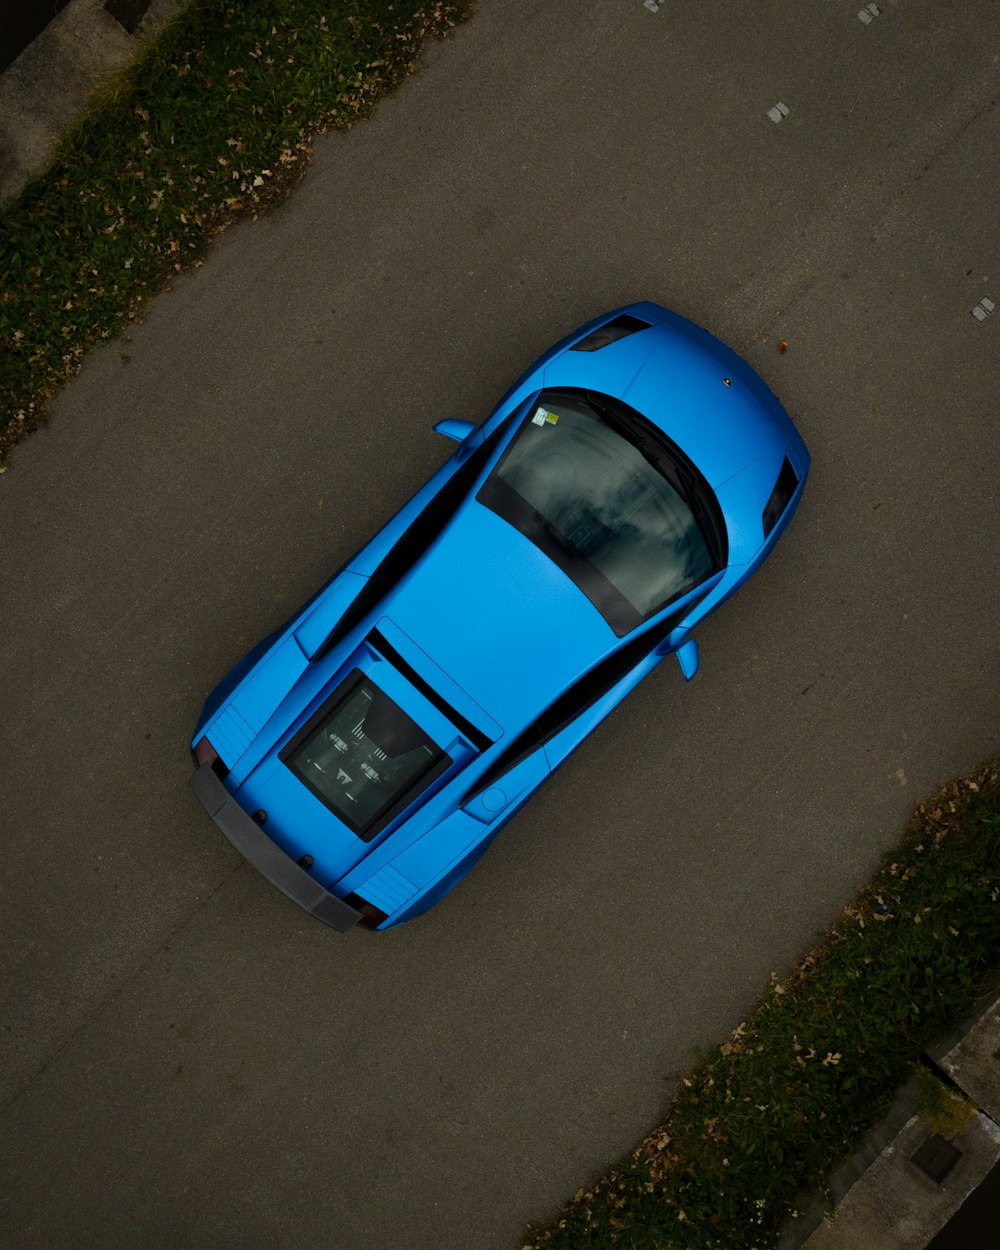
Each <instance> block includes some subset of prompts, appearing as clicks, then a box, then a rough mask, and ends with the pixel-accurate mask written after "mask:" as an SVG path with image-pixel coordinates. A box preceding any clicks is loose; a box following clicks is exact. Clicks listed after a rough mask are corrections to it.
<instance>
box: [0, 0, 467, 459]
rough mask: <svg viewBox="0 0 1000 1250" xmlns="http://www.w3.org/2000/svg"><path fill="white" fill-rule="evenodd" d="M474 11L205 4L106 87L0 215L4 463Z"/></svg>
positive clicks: (287, 1) (350, 4)
mask: <svg viewBox="0 0 1000 1250" xmlns="http://www.w3.org/2000/svg"><path fill="white" fill-rule="evenodd" d="M467 12H468V3H467V2H466V0H458V2H452V0H392V2H391V3H390V2H388V0H243V2H241V3H240V4H234V3H232V2H231V0H230V2H228V3H223V2H221V0H207V2H205V3H201V4H196V5H195V7H193V8H192V9H189V10H188V11H187V12H186V13H185V14H184V15H182V16H181V17H180V18H179V19H178V20H177V21H176V22H174V23H173V24H172V25H171V26H170V27H168V28H167V30H166V31H165V32H164V33H163V35H162V36H161V37H160V39H159V40H157V42H156V43H155V44H154V45H153V46H152V47H151V48H150V49H148V51H147V52H146V53H145V54H144V55H143V56H142V57H141V58H140V59H139V60H138V61H137V63H136V64H135V65H133V66H131V67H130V68H129V69H128V70H127V71H125V72H124V73H122V74H120V75H118V76H117V77H116V78H114V79H112V80H111V81H110V82H109V83H108V84H107V86H106V87H105V88H104V89H103V90H102V92H101V93H100V94H99V98H98V102H97V103H96V105H95V107H94V109H93V111H92V112H91V113H90V115H89V116H88V117H87V118H86V119H85V120H84V121H83V122H82V123H80V124H79V125H78V126H77V127H76V128H75V130H74V131H73V132H72V133H71V134H70V135H69V136H68V137H67V139H66V140H65V141H64V142H63V144H62V145H61V147H60V149H59V153H58V158H57V162H56V165H55V166H54V168H53V169H51V170H50V171H49V173H47V174H45V175H44V176H43V177H42V178H40V179H39V180H38V181H36V182H34V183H32V184H31V185H30V186H29V187H27V188H26V189H25V191H24V192H23V194H22V195H21V196H20V197H19V198H18V199H17V200H15V201H13V203H12V204H10V205H9V206H8V207H7V208H6V209H5V210H4V211H3V213H2V215H0V274H2V275H3V280H2V290H0V457H2V456H3V454H4V453H5V451H7V450H9V448H10V447H11V446H12V445H13V444H14V443H15V442H16V441H17V440H18V439H19V438H20V437H21V436H22V435H23V433H24V432H25V431H26V430H28V429H30V428H32V427H33V426H35V425H37V424H38V422H39V421H40V420H41V418H42V417H43V416H44V412H45V408H46V405H47V402H48V400H49V399H50V398H51V396H52V395H53V394H54V392H55V391H56V389H57V388H58V387H59V386H61V385H62V384H63V383H65V382H66V381H67V379H68V378H69V377H70V376H72V374H73V373H75V372H76V370H77V369H78V368H79V366H80V363H81V361H82V358H83V355H84V353H85V352H86V350H87V349H88V348H89V347H91V346H92V345H93V344H94V343H96V342H99V341H100V340H102V339H106V338H108V337H109V336H110V335H112V334H113V333H115V331H116V330H118V329H120V328H121V327H122V326H123V325H124V324H125V323H126V322H127V321H128V320H129V319H130V318H134V317H135V316H136V315H137V310H138V307H139V305H140V304H141V302H142V301H143V300H145V299H147V298H148V297H149V296H150V295H153V294H155V293H156V292H158V291H160V290H161V289H162V288H163V287H164V285H165V283H167V282H168V281H169V278H170V277H171V276H172V275H173V274H174V273H175V272H177V271H179V270H181V269H182V268H183V267H184V266H185V265H188V264H191V263H199V262H200V257H201V256H202V254H203V252H204V250H205V247H206V246H207V244H208V242H209V241H210V240H211V239H212V237H213V236H214V235H216V234H218V233H219V231H221V230H223V229H225V227H226V226H227V225H229V224H230V223H231V222H232V221H234V220H235V219H237V218H239V217H243V216H246V215H248V214H255V213H257V212H258V211H260V209H261V208H262V207H264V206H265V205H267V204H269V203H271V202H273V201H274V200H275V199H277V198H279V197H280V196H282V195H283V194H284V193H285V192H286V190H287V189H288V187H289V186H290V185H291V184H292V183H294V182H295V181H296V180H297V179H298V178H299V177H300V176H301V174H302V172H303V170H304V168H305V165H306V162H307V161H308V158H309V154H310V142H311V141H312V139H314V138H315V136H316V135H317V134H318V133H319V132H321V131H322V130H325V129H328V128H329V127H332V126H341V127H346V126H350V125H351V123H352V122H353V121H355V120H356V119H357V118H359V117H361V116H364V115H366V114H367V113H369V112H370V111H371V109H372V108H373V107H374V105H375V102H376V101H377V99H378V98H379V97H380V96H382V95H384V94H385V93H386V92H387V91H389V90H391V89H392V88H393V87H395V86H396V85H398V83H399V82H400V81H401V80H402V79H403V78H404V77H405V76H406V75H407V74H408V73H409V72H410V71H411V70H412V69H413V67H414V64H415V62H416V59H417V56H418V55H419V53H420V51H421V49H422V47H423V46H424V44H425V42H426V41H427V39H428V38H430V37H431V36H433V35H438V34H442V33H444V32H446V31H447V30H448V29H450V28H451V27H452V26H453V25H454V24H455V23H456V22H457V21H458V20H460V19H461V18H462V17H464V16H466V15H467Z"/></svg>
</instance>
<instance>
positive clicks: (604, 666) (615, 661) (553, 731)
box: [460, 574, 714, 806]
mask: <svg viewBox="0 0 1000 1250" xmlns="http://www.w3.org/2000/svg"><path fill="white" fill-rule="evenodd" d="M713 577H714V574H713ZM713 584H714V583H713ZM710 590H711V586H706V587H705V589H704V590H703V591H702V593H701V594H700V595H696V596H695V597H694V598H693V599H691V600H690V601H689V602H687V603H685V604H684V606H683V607H682V608H680V609H678V610H676V611H674V612H669V613H668V614H667V616H666V617H665V618H664V619H663V620H662V621H660V622H659V623H657V624H655V625H652V626H650V627H649V628H648V629H645V630H641V631H639V632H638V633H637V634H636V635H635V636H634V637H632V638H629V640H628V641H627V642H624V643H622V644H621V646H619V647H617V648H616V649H615V650H614V651H612V652H611V654H610V655H606V656H605V657H604V658H603V659H601V660H598V662H597V663H596V664H595V665H594V666H593V667H592V668H590V669H588V670H587V672H586V673H584V674H583V676H582V677H578V678H577V679H576V681H575V682H574V683H573V684H572V685H571V686H569V687H568V688H567V689H566V690H564V691H563V692H562V694H559V695H557V696H556V697H555V699H553V700H552V702H551V703H550V704H549V705H548V706H547V707H546V708H545V709H544V710H543V711H542V712H540V713H539V714H538V716H536V717H535V719H534V720H533V721H532V722H531V723H530V724H529V725H527V726H526V727H525V728H524V729H522V730H521V732H520V733H519V734H517V735H515V737H514V738H513V739H512V740H511V742H510V743H509V744H508V745H507V746H505V747H504V748H503V749H502V750H501V751H500V753H499V754H498V755H497V757H496V758H495V759H494V761H493V763H492V764H490V766H489V767H488V768H487V769H486V771H485V772H484V773H483V774H482V776H480V777H479V779H478V780H477V781H476V782H475V784H474V785H473V787H472V788H471V789H470V790H469V791H468V793H467V794H466V795H465V797H464V798H463V799H462V802H461V804H460V806H464V805H465V804H466V803H470V802H472V800H473V799H475V798H476V797H477V796H478V795H480V794H482V792H483V791H484V790H487V789H488V788H489V787H490V786H492V785H494V784H495V783H496V782H497V781H498V780H499V779H500V778H501V777H503V776H504V775H505V774H506V773H508V772H510V770H511V769H512V768H516V767H517V765H518V764H520V763H522V762H523V761H524V760H526V759H527V758H528V756H529V755H531V754H533V753H534V752H535V751H537V750H538V749H539V748H540V747H544V746H545V744H546V743H547V742H550V741H551V740H552V739H553V738H555V737H556V736H557V735H558V734H561V733H562V731H563V730H564V729H567V728H569V726H570V725H571V724H572V723H573V721H575V720H576V719H578V718H579V717H580V716H582V715H583V714H584V712H586V711H587V710H588V709H589V708H591V707H593V705H594V704H595V703H596V702H597V701H598V699H601V698H603V697H604V695H606V694H607V693H608V691H609V690H612V689H614V687H615V686H617V685H618V683H619V682H620V681H623V680H624V679H625V678H626V677H627V676H628V674H629V673H631V672H632V671H633V670H634V669H636V668H637V667H638V666H639V665H640V664H641V663H643V661H644V660H647V659H648V658H649V657H650V656H651V655H652V654H653V652H654V651H655V650H656V648H657V647H658V646H659V645H660V644H661V643H662V642H663V641H664V640H665V639H666V638H668V637H669V636H670V634H672V633H673V631H674V630H675V629H677V627H678V626H679V625H680V624H681V622H682V621H683V620H684V618H685V617H686V616H687V615H688V613H689V612H691V611H692V609H693V608H694V607H695V606H696V605H697V604H699V603H700V602H701V600H702V599H703V598H704V597H705V595H707V594H708V593H709V591H710ZM688 593H690V592H688ZM567 707H568V710H566V709H567ZM547 721H550V722H551V724H547V723H546V722H547Z"/></svg>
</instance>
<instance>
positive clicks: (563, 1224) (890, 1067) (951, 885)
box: [525, 761, 1000, 1250]
mask: <svg viewBox="0 0 1000 1250" xmlns="http://www.w3.org/2000/svg"><path fill="white" fill-rule="evenodd" d="M998 899H1000V761H994V762H993V763H992V764H991V765H990V766H988V767H987V768H985V769H983V770H982V771H981V772H980V773H979V774H978V775H977V776H975V777H972V778H968V779H966V780H964V781H961V782H957V783H954V784H953V785H951V786H949V787H947V788H946V789H945V790H944V791H943V792H941V793H940V794H939V795H938V796H936V798H935V799H934V800H933V801H932V802H929V803H926V804H923V805H921V806H920V807H919V808H918V809H917V811H916V812H915V814H914V816H913V819H912V821H911V824H910V827H909V829H908V831H907V834H906V837H905V839H904V841H903V842H902V843H901V845H900V846H899V847H898V848H897V849H896V850H895V851H894V852H893V853H892V854H891V855H890V856H888V857H887V858H886V860H885V862H884V863H883V865H882V867H881V868H880V870H879V871H878V873H877V874H876V876H875V877H874V879H873V880H872V882H871V883H870V884H869V885H868V886H867V887H866V888H865V889H864V890H863V891H862V893H861V894H860V895H859V896H858V898H856V899H855V900H854V901H853V902H852V903H851V904H850V906H848V907H847V909H846V910H845V912H844V914H843V915H842V917H841V919H840V920H839V922H838V923H837V925H836V926H835V927H834V929H833V930H832V931H831V932H830V934H828V935H827V937H826V939H825V940H824V941H823V943H822V945H821V946H820V947H819V948H818V949H817V950H815V951H814V952H813V953H812V954H810V955H809V956H808V957H807V958H806V959H805V960H804V961H803V963H802V964H801V965H800V966H799V967H798V968H797V969H796V970H795V972H794V973H793V974H792V975H791V976H790V977H789V978H788V979H787V980H786V981H785V982H784V983H780V982H779V981H778V980H777V979H774V980H773V981H772V983H771V984H770V985H769V986H768V988H767V990H766V992H765V994H764V997H763V999H762V1001H761V1002H760V1004H759V1006H758V1007H757V1009H756V1011H755V1012H754V1014H753V1015H752V1016H751V1017H750V1018H749V1019H748V1020H746V1021H745V1022H744V1023H743V1024H741V1025H740V1026H739V1028H737V1030H736V1031H735V1033H734V1034H733V1035H732V1036H731V1037H730V1038H729V1040H728V1041H727V1042H726V1043H724V1044H723V1045H722V1046H720V1047H718V1048H717V1049H716V1050H715V1051H714V1052H713V1053H711V1054H710V1055H709V1056H708V1057H707V1058H706V1059H705V1060H704V1061H703V1062H702V1063H701V1065H700V1066H699V1067H698V1068H697V1069H696V1070H695V1071H694V1072H693V1073H692V1074H691V1075H690V1076H689V1077H688V1078H687V1079H686V1080H685V1081H684V1082H683V1083H682V1085H681V1086H680V1088H679V1092H678V1093H677V1094H676V1095H675V1097H674V1100H673V1102H672V1104H671V1106H670V1108H669V1110H668V1114H667V1119H666V1121H665V1123H664V1124H663V1126H662V1127H661V1128H659V1129H657V1130H656V1131H655V1132H653V1133H651V1134H650V1136H649V1137H648V1138H647V1139H646V1140H645V1141H644V1142H643V1143H642V1145H641V1146H640V1147H639V1148H638V1149H637V1150H636V1151H635V1152H634V1153H633V1154H632V1155H630V1156H629V1157H628V1158H627V1159H625V1160H623V1161H622V1162H621V1163H620V1164H619V1165H618V1166H617V1168H615V1169H614V1170H613V1171H612V1172H611V1173H609V1175H608V1176H606V1177H604V1178H603V1179H602V1180H601V1181H600V1182H599V1183H598V1184H597V1185H596V1186H595V1188H594V1189H592V1190H590V1191H589V1192H586V1193H584V1192H582V1191H581V1192H580V1193H579V1194H577V1196H576V1197H575V1198H574V1199H573V1201H572V1202H570V1203H569V1204H568V1205H567V1207H566V1208H565V1210H564V1211H563V1212H562V1213H561V1215H560V1216H559V1217H558V1219H557V1220H556V1221H555V1222H554V1223H552V1224H549V1225H543V1226H540V1227H536V1228H535V1229H533V1230H532V1231H530V1232H529V1234H528V1236H527V1238H526V1240H525V1246H526V1247H531V1248H532V1250H600V1248H603V1247H616V1248H617V1250H625V1248H627V1250H653V1248H654V1247H655V1248H656V1250H666V1248H676V1250H709V1248H712V1250H716V1248H717V1250H751V1248H756V1247H762V1248H763V1247H772V1246H774V1245H775V1244H776V1241H777V1236H778V1232H779V1229H780V1227H781V1225H782V1223H783V1221H784V1220H785V1219H786V1218H787V1217H788V1216H789V1215H790V1214H791V1212H792V1211H793V1210H794V1208H795V1203H796V1202H797V1201H798V1200H799V1199H800V1197H801V1195H802V1193H803V1191H804V1190H807V1189H815V1188H820V1189H822V1187H823V1186H824V1184H825V1178H826V1176H827V1174H828V1172H829V1169H830V1168H831V1167H832V1166H833V1165H834V1164H835V1163H836V1162H837V1161H838V1160H840V1159H841V1158H842V1157H843V1156H844V1155H845V1154H847V1153H849V1152H850V1151H852V1150H853V1149H854V1148H855V1147H856V1146H858V1145H859V1143H860V1141H861V1140H862V1138H863V1137H864V1135H865V1133H866V1132H867V1131H868V1130H869V1129H870V1128H871V1127H872V1126H873V1125H874V1124H875V1123H876V1122H877V1120H878V1119H879V1117H880V1116H881V1115H882V1114H883V1113H884V1111H885V1110H886V1108H887V1107H888V1105H889V1103H890V1101H891V1100H892V1098H893V1096H894V1094H895V1093H896V1091H897V1090H898V1088H899V1086H900V1085H901V1084H902V1083H903V1082H904V1081H905V1080H906V1078H907V1077H908V1076H909V1075H910V1073H911V1071H912V1069H913V1065H914V1063H915V1062H916V1061H917V1058H918V1056H919V1055H920V1053H921V1051H922V1050H923V1049H924V1048H925V1047H926V1046H927V1045H928V1044H929V1043H930V1042H931V1041H932V1040H933V1039H935V1038H936V1037H938V1036H940V1035H941V1033H942V1032H943V1031H944V1030H946V1029H947V1028H949V1027H950V1026H952V1025H954V1023H955V1022H956V1020H957V1019H958V1018H959V1017H960V1016H961V1014H962V1013H963V1012H964V1011H965V1010H967V1009H968V1008H969V1007H970V1006H971V1005H972V1004H973V1003H974V1001H975V999H976V997H977V994H978V993H979V992H980V990H981V983H982V978H983V976H984V975H985V973H986V972H987V970H988V969H989V967H990V966H991V965H992V964H993V963H995V961H996V960H997V957H998V956H1000V902H998ZM924 1085H926V1082H924ZM942 1099H943V1101H942ZM923 1100H924V1101H925V1102H929V1103H930V1104H931V1105H930V1110H929V1113H930V1114H931V1115H932V1116H936V1117H937V1120H938V1122H940V1123H946V1124H951V1125H955V1124H960V1123H961V1119H962V1115H963V1111H964V1109H963V1108H962V1107H956V1106H952V1105H951V1104H950V1102H949V1099H948V1096H947V1094H946V1093H941V1094H938V1095H936V1094H935V1092H934V1091H933V1090H931V1091H928V1090H926V1089H924V1093H923Z"/></svg>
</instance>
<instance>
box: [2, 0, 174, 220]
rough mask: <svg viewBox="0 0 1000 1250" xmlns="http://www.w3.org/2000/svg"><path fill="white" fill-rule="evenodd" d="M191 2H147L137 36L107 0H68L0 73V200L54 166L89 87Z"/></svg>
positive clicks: (89, 96) (85, 105) (88, 98)
mask: <svg viewBox="0 0 1000 1250" xmlns="http://www.w3.org/2000/svg"><path fill="white" fill-rule="evenodd" d="M191 3H192V0H152V3H151V4H150V5H149V8H148V10H147V12H146V13H145V15H144V16H143V18H142V20H141V21H140V22H139V24H138V26H136V28H135V33H134V34H129V32H128V31H127V30H126V28H125V27H124V26H123V25H121V23H120V22H119V21H118V20H116V18H114V17H112V15H111V13H109V12H108V11H107V10H106V9H105V7H104V6H105V0H71V3H70V4H68V5H67V6H66V8H65V9H63V10H62V12H61V13H59V14H57V16H56V17H54V18H53V19H52V21H51V22H50V23H49V24H48V26H46V28H45V29H44V30H43V31H42V33H41V34H40V35H39V36H38V38H37V39H35V40H34V42H33V43H31V44H29V45H28V47H27V48H25V49H24V51H23V52H22V53H21V55H20V56H19V57H18V58H17V59H16V60H15V61H14V62H13V63H12V64H11V65H9V66H8V67H7V69H6V70H5V71H4V72H3V74H0V203H2V202H3V201H6V200H9V199H12V198H13V197H15V196H17V195H20V193H21V192H22V191H23V190H24V188H25V187H26V186H27V184H28V183H29V182H30V181H31V180H32V179H33V178H37V177H39V176H40V175H41V174H43V173H45V171H46V170H47V169H48V168H49V167H50V166H51V165H52V163H53V159H54V156H55V151H56V148H57V147H58V145H59V142H60V141H61V140H62V139H63V138H64V137H65V135H66V134H67V132H68V131H69V130H70V129H71V127H72V126H73V124H74V123H75V122H77V121H78V120H79V119H80V118H81V117H83V116H84V114H85V113H86V112H87V109H88V107H89V105H90V102H91V99H92V97H93V94H94V91H95V90H96V89H97V88H98V87H99V86H100V85H101V83H103V82H105V81H106V80H107V79H108V78H109V77H110V76H111V75H112V74H113V73H114V72H115V71H116V70H119V69H121V68H122V67H123V66H125V65H128V64H129V63H130V62H132V61H134V60H135V58H136V57H137V56H138V55H139V53H140V52H141V51H142V50H143V49H144V48H145V47H146V46H147V45H148V44H149V43H151V42H152V40H153V39H155V38H156V36H157V35H159V33H160V32H161V31H162V30H163V28H164V26H166V25H167V23H168V22H170V21H172V20H173V19H174V18H175V17H177V16H178V15H179V14H180V13H182V12H183V11H184V10H185V9H186V8H188V7H189V6H190V4H191Z"/></svg>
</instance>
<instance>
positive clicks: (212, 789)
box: [191, 764, 361, 933]
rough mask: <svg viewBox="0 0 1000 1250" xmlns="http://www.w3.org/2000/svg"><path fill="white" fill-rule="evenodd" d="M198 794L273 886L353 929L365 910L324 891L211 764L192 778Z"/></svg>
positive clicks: (337, 925)
mask: <svg viewBox="0 0 1000 1250" xmlns="http://www.w3.org/2000/svg"><path fill="white" fill-rule="evenodd" d="M191 785H192V787H193V789H194V792H195V794H196V795H197V796H198V798H199V799H200V800H201V804H202V806H203V807H204V809H205V811H206V812H208V814H209V816H211V817H212V819H213V820H214V821H215V823H216V824H217V825H218V826H219V828H220V829H221V830H222V832H223V833H224V834H225V835H226V837H227V838H228V839H229V841H230V842H232V844H233V846H235V847H236V849H237V850H238V851H239V853H240V854H241V855H242V856H244V858H246V859H248V860H249V861H250V863H251V864H253V866H254V867H255V868H256V869H257V871H258V872H260V873H262V874H263V875H264V876H265V877H266V878H267V879H268V881H270V883H271V884H272V885H273V886H276V887H277V888H278V889H279V890H280V891H281V892H282V894H284V895H285V896H286V897H287V898H290V899H291V900H292V902H293V903H298V905H299V906H300V907H302V908H304V909H305V910H306V911H307V912H308V913H309V914H310V916H315V917H316V919H317V920H322V922H323V923H324V924H328V925H329V926H330V928H331V929H336V930H337V931H338V932H340V933H346V931H347V930H348V929H350V928H352V927H353V926H354V925H356V924H357V923H358V921H359V920H360V919H361V913H360V912H359V911H357V910H356V909H355V908H353V907H352V906H351V905H350V904H349V903H345V902H344V900H343V899H342V898H338V897H337V896H336V894H331V893H330V891H329V890H324V889H323V887H322V886H321V885H320V884H319V882H318V881H314V880H313V878H312V877H310V875H309V874H308V872H306V870H305V869H304V868H301V867H300V866H299V865H298V864H297V863H296V862H295V860H293V859H291V858H290V857H289V856H288V855H286V854H285V852H284V851H283V850H282V849H281V847H280V846H278V845H277V844H276V843H275V842H272V840H271V839H270V838H269V837H268V836H267V834H266V833H265V832H264V830H263V829H261V827H260V826H259V825H258V824H257V823H256V821H255V820H253V818H252V817H251V816H249V815H247V813H246V812H245V811H244V810H243V808H242V807H240V805H239V803H237V802H236V800H235V799H234V798H233V796H232V795H231V794H230V793H229V791H228V790H227V789H226V787H225V786H224V785H223V784H222V781H221V779H220V778H219V777H217V776H216V774H215V773H214V772H213V771H212V766H211V765H210V764H202V765H201V767H200V768H199V769H198V771H197V772H196V773H195V775H194V776H193V777H192V778H191Z"/></svg>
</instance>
